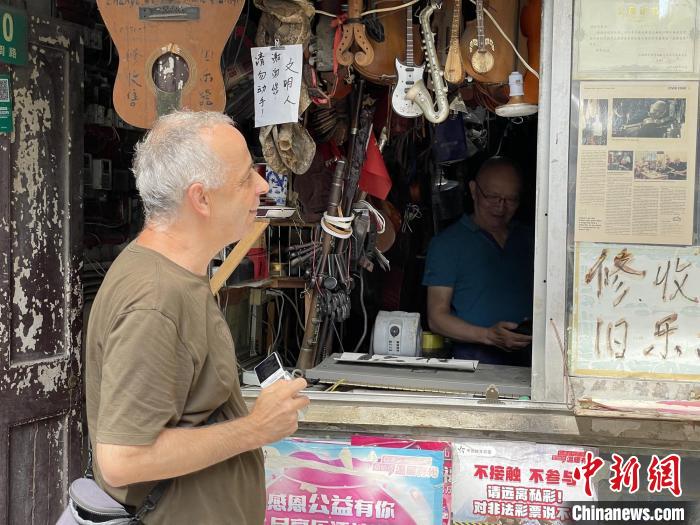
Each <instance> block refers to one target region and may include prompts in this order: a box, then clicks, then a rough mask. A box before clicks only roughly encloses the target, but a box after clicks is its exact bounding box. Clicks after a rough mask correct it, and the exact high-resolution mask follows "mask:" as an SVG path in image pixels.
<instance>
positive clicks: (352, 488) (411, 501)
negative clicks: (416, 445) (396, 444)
mask: <svg viewBox="0 0 700 525" xmlns="http://www.w3.org/2000/svg"><path fill="white" fill-rule="evenodd" d="M263 451H264V453H265V480H266V486H267V512H266V518H265V525H374V524H379V523H381V524H383V525H441V524H442V501H443V490H444V489H443V472H444V470H443V468H444V452H443V451H442V450H435V451H433V450H418V449H400V448H399V449H390V448H384V447H364V446H363V447H358V446H350V445H347V444H344V443H327V442H325V443H322V442H313V441H304V440H294V439H285V440H282V441H279V442H277V443H272V444H271V445H268V446H266V447H264V448H263Z"/></svg>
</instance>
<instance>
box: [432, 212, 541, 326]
mask: <svg viewBox="0 0 700 525" xmlns="http://www.w3.org/2000/svg"><path fill="white" fill-rule="evenodd" d="M534 248H535V247H534V232H533V231H532V229H531V228H528V227H525V226H523V225H521V224H518V223H516V222H513V223H511V225H510V233H509V235H508V240H507V241H506V244H505V247H503V248H501V246H500V245H499V244H498V242H496V240H495V239H494V238H493V237H492V236H491V234H489V233H487V232H485V231H484V230H482V229H481V228H479V227H478V226H477V225H476V224H474V221H473V220H472V219H471V217H469V216H467V215H464V216H462V218H461V219H460V220H459V221H457V222H456V223H455V224H453V225H451V226H449V227H448V228H446V229H445V230H443V231H442V232H440V233H439V234H438V235H436V236H435V237H433V239H432V240H431V242H430V246H429V248H428V256H427V259H426V263H425V273H424V274H423V285H424V286H447V287H449V288H452V289H453V290H454V291H453V295H452V313H453V314H454V315H456V316H457V317H459V318H460V319H463V320H465V321H466V322H468V323H470V324H473V325H477V326H483V327H489V326H493V325H494V324H496V323H497V322H499V321H511V322H513V323H519V322H521V321H522V320H523V319H532V282H533V269H534V257H535V249H534Z"/></svg>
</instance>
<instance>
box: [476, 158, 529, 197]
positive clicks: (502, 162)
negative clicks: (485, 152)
mask: <svg viewBox="0 0 700 525" xmlns="http://www.w3.org/2000/svg"><path fill="white" fill-rule="evenodd" d="M494 176H497V177H498V176H505V177H506V178H510V179H513V180H516V181H517V184H518V191H519V190H520V186H521V185H522V177H521V175H520V170H519V169H518V167H517V166H516V164H515V163H514V162H513V161H512V160H510V159H509V158H507V157H491V158H490V159H487V160H485V161H484V163H483V164H482V165H481V167H480V168H479V171H478V172H477V173H476V177H475V178H476V180H477V181H478V182H479V184H482V183H485V182H486V181H487V180H488V179H490V178H492V177H494Z"/></svg>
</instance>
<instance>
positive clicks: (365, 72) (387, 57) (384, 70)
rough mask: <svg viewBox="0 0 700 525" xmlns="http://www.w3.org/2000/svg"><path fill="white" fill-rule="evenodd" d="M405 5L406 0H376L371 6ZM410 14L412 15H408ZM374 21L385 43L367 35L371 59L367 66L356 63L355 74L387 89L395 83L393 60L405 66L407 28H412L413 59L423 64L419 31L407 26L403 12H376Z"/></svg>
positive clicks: (395, 75)
mask: <svg viewBox="0 0 700 525" xmlns="http://www.w3.org/2000/svg"><path fill="white" fill-rule="evenodd" d="M403 3H405V0H378V1H376V2H375V3H374V5H373V6H372V7H374V8H384V7H393V6H397V5H401V4H403ZM411 15H412V13H411ZM377 20H378V21H379V22H380V23H381V24H382V28H383V29H384V40H383V41H382V42H378V41H377V40H374V39H373V38H372V37H371V36H370V35H367V39H368V41H369V42H370V44H371V46H372V48H373V49H374V60H373V61H372V62H371V63H370V64H357V63H356V64H355V71H357V72H358V73H359V74H360V75H362V77H364V78H366V79H367V80H369V81H370V82H372V83H374V84H382V85H385V86H389V85H391V84H395V83H396V80H397V74H396V60H397V59H398V60H399V61H401V62H403V63H406V59H407V53H406V49H407V48H406V42H407V41H408V39H407V28H408V27H411V52H412V55H413V56H412V58H413V60H414V61H416V62H417V63H419V64H420V63H422V62H423V49H422V48H421V44H420V42H421V35H420V29H419V28H418V26H417V25H413V21H412V20H411V24H410V25H407V20H406V10H404V9H397V10H395V11H387V12H384V13H379V15H378V16H377Z"/></svg>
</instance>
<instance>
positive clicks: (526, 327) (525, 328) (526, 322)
mask: <svg viewBox="0 0 700 525" xmlns="http://www.w3.org/2000/svg"><path fill="white" fill-rule="evenodd" d="M511 332H515V333H516V334H521V335H532V319H523V320H522V321H521V322H520V323H519V324H518V327H517V328H515V329H514V330H511Z"/></svg>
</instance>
